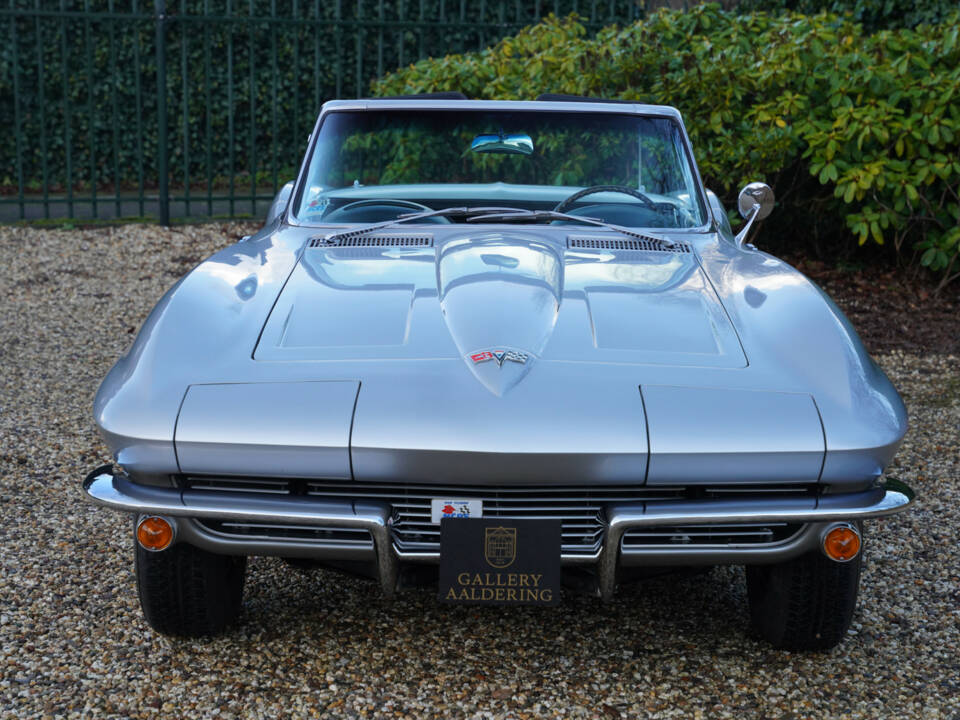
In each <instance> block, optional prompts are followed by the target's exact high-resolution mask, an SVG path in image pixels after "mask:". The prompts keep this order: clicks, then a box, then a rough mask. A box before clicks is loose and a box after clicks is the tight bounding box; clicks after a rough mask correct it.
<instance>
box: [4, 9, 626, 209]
mask: <svg viewBox="0 0 960 720" xmlns="http://www.w3.org/2000/svg"><path fill="white" fill-rule="evenodd" d="M571 12H576V13H578V14H579V15H580V16H581V18H582V19H583V21H584V23H585V24H586V25H587V26H588V27H589V28H591V29H596V28H599V27H601V26H603V25H607V24H610V23H613V22H626V21H630V20H633V19H635V18H637V17H639V16H640V15H641V14H642V12H643V5H642V2H641V0H470V1H469V2H468V1H467V0H322V1H321V0H69V1H68V0H8V4H7V6H6V7H0V127H3V128H5V129H7V134H6V140H5V142H3V143H0V221H10V220H17V219H38V218H57V217H69V218H78V219H88V218H90V219H93V218H113V217H130V216H138V217H145V218H146V217H150V218H157V219H159V220H160V221H161V222H163V223H167V222H168V221H169V220H170V218H171V217H196V216H202V215H206V216H229V217H236V216H244V215H254V216H256V215H260V214H262V213H263V212H264V211H265V209H266V207H267V205H268V203H269V201H270V200H271V199H272V197H273V195H274V194H275V192H276V190H277V188H278V187H279V186H280V185H282V184H283V182H284V181H286V180H287V179H289V178H290V177H292V176H293V173H294V171H295V168H296V166H297V165H298V164H299V161H300V158H301V156H302V153H303V151H304V147H305V141H306V137H307V135H308V133H309V132H310V129H311V128H312V125H313V122H314V120H315V119H316V115H317V113H318V111H319V108H320V105H321V104H322V103H323V102H324V101H325V100H328V99H330V98H335V97H351V96H352V97H360V96H363V95H366V94H367V93H368V91H369V84H370V81H371V80H372V79H373V78H375V77H378V76H381V75H383V74H384V73H385V72H388V71H389V70H391V69H393V68H396V67H400V66H403V65H405V64H408V63H410V62H415V61H416V60H417V59H419V58H422V57H426V56H428V55H432V56H437V55H443V54H447V53H450V52H461V51H465V50H471V49H476V48H481V47H485V46H487V45H489V44H491V43H493V42H495V41H496V40H497V39H499V38H500V37H502V36H504V35H507V34H510V33H512V32H515V31H516V30H517V29H519V28H520V27H523V26H525V25H528V24H530V23H532V22H536V21H537V20H539V19H540V18H541V17H542V16H544V15H545V14H547V13H555V14H557V15H566V14H568V13H571Z"/></svg>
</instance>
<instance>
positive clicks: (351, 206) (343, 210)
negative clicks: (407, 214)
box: [323, 198, 450, 223]
mask: <svg viewBox="0 0 960 720" xmlns="http://www.w3.org/2000/svg"><path fill="white" fill-rule="evenodd" d="M391 207H393V208H404V209H407V210H414V211H416V212H429V211H431V210H433V208H431V207H427V206H426V205H421V204H420V203H418V202H413V201H412V200H391V199H389V198H388V199H385V200H378V199H376V198H371V199H367V200H357V201H355V202H352V203H347V204H346V205H344V206H343V207H338V208H337V209H336V210H333V211H331V212H330V214H329V215H327V216H326V217H324V218H323V219H324V221H326V222H345V220H342V219H339V216H340V215H348V214H349V213H351V212H353V211H355V210H362V209H363V208H373V209H374V214H377V213H376V209H383V210H387V209H389V208H391ZM390 219H392V218H389V217H383V218H379V217H378V218H374V219H371V220H366V221H365V222H380V221H381V220H390ZM424 222H438V223H449V222H450V220H448V219H447V218H445V217H436V218H427V219H425V220H424Z"/></svg>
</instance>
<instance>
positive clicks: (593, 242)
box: [567, 235, 690, 253]
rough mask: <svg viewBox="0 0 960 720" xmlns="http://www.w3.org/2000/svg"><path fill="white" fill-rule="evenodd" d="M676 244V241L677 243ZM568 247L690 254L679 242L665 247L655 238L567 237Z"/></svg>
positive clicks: (685, 246) (688, 247)
mask: <svg viewBox="0 0 960 720" xmlns="http://www.w3.org/2000/svg"><path fill="white" fill-rule="evenodd" d="M675 242H676V241H675ZM567 247H568V248H573V249H576V250H644V251H646V252H665V253H689V252H690V246H689V245H687V244H686V243H682V242H677V243H676V244H675V245H673V246H670V245H664V244H663V243H662V242H660V241H659V240H654V239H653V238H651V239H649V240H641V239H639V238H626V237H613V238H611V237H590V236H587V235H569V236H567Z"/></svg>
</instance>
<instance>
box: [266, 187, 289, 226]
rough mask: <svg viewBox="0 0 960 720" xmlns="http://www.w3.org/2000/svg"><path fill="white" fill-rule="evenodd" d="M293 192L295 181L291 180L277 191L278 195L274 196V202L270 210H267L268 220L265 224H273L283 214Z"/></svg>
mask: <svg viewBox="0 0 960 720" xmlns="http://www.w3.org/2000/svg"><path fill="white" fill-rule="evenodd" d="M292 194H293V181H292V180H291V181H290V182H288V183H287V184H286V185H284V186H283V187H282V188H280V191H279V192H278V193H277V196H276V197H275V198H273V204H272V205H270V210H268V211H267V221H266V222H265V223H264V224H265V225H270V224H272V223H273V222H274V221H275V220H276V219H277V218H278V217H280V216H281V215H283V211H284V210H286V209H287V205H288V204H289V203H290V196H291V195H292Z"/></svg>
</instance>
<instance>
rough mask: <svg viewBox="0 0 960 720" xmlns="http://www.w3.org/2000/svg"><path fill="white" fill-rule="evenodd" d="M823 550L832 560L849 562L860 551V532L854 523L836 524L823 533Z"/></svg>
mask: <svg viewBox="0 0 960 720" xmlns="http://www.w3.org/2000/svg"><path fill="white" fill-rule="evenodd" d="M823 552H824V554H825V555H826V556H827V557H828V558H830V559H831V560H836V561H837V562H849V561H850V560H853V559H854V558H855V557H856V556H857V554H858V553H859V552H860V533H858V532H857V529H856V528H855V527H853V526H852V525H847V524H843V525H834V526H833V527H831V528H828V529H827V531H826V532H825V533H824V534H823Z"/></svg>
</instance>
